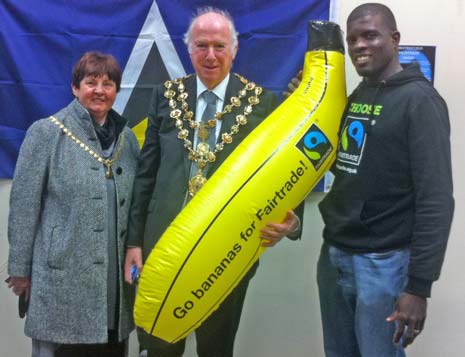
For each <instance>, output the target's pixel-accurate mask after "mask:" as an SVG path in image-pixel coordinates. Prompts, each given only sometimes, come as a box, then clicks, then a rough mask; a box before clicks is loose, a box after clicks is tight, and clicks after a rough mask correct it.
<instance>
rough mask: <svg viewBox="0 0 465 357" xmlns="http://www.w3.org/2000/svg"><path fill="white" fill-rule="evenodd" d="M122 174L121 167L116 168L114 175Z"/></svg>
mask: <svg viewBox="0 0 465 357" xmlns="http://www.w3.org/2000/svg"><path fill="white" fill-rule="evenodd" d="M122 173H123V169H122V168H121V167H118V168H116V174H118V175H121V174H122Z"/></svg>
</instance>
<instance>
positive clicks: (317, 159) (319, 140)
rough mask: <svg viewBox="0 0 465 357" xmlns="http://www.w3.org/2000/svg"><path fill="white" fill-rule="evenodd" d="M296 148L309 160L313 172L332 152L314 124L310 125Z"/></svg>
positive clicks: (322, 134) (323, 135) (326, 139)
mask: <svg viewBox="0 0 465 357" xmlns="http://www.w3.org/2000/svg"><path fill="white" fill-rule="evenodd" d="M296 146H297V147H298V148H299V149H300V150H301V151H302V152H303V153H304V154H305V155H306V156H307V157H308V158H309V159H310V162H311V163H312V165H313V167H314V168H315V170H318V169H319V168H320V166H321V164H322V163H323V162H324V161H325V160H326V158H327V157H328V155H329V153H331V151H332V150H333V147H332V146H331V143H330V142H329V140H328V138H327V137H326V135H325V134H324V133H323V132H322V131H321V130H320V128H318V127H317V126H316V125H315V124H312V126H311V127H310V129H309V130H308V131H307V133H305V135H304V136H303V138H302V139H301V140H300V141H299V142H298V143H297V145H296Z"/></svg>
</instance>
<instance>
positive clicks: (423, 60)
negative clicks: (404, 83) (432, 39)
mask: <svg viewBox="0 0 465 357" xmlns="http://www.w3.org/2000/svg"><path fill="white" fill-rule="evenodd" d="M435 59H436V46H416V45H415V46H413V45H402V46H399V60H400V64H401V65H402V66H406V65H408V64H410V63H414V62H417V63H418V64H419V65H420V70H421V71H422V72H423V75H424V76H425V77H426V78H427V79H428V80H429V81H430V82H431V83H432V84H434V63H435Z"/></svg>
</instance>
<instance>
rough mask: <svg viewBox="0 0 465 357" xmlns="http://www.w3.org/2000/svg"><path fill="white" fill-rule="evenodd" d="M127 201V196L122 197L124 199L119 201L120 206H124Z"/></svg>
mask: <svg viewBox="0 0 465 357" xmlns="http://www.w3.org/2000/svg"><path fill="white" fill-rule="evenodd" d="M125 202H126V199H125V198H122V199H121V200H120V201H119V205H120V206H123V205H124V203H125Z"/></svg>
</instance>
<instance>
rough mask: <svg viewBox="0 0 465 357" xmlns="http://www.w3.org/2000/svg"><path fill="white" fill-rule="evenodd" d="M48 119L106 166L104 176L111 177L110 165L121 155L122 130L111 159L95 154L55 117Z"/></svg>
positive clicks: (122, 143)
mask: <svg viewBox="0 0 465 357" xmlns="http://www.w3.org/2000/svg"><path fill="white" fill-rule="evenodd" d="M49 119H50V121H51V122H52V123H53V124H55V125H57V126H58V127H59V128H60V129H61V130H62V131H63V133H65V134H66V136H68V137H69V138H70V139H71V140H73V141H74V142H75V143H76V144H78V146H79V147H80V148H82V149H83V150H84V151H85V152H87V153H88V154H89V155H90V156H92V157H93V158H94V159H95V160H97V161H98V162H100V163H102V164H103V165H105V167H106V172H105V177H106V178H112V177H113V171H112V169H111V166H112V165H113V164H114V163H115V162H116V160H118V158H119V156H120V155H121V151H122V150H123V146H124V131H122V132H121V139H120V141H119V145H118V148H117V149H116V151H115V153H114V154H113V155H112V157H111V159H104V158H103V157H101V156H100V155H99V154H97V153H96V152H95V151H93V150H92V149H91V148H90V147H88V146H87V145H86V144H84V143H83V142H82V140H80V139H78V138H77V137H76V136H74V134H73V133H72V132H71V130H69V129H68V128H67V127H65V126H64V124H63V123H62V122H61V121H59V120H58V119H57V118H56V117H54V116H53V115H51V116H50V117H49Z"/></svg>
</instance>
